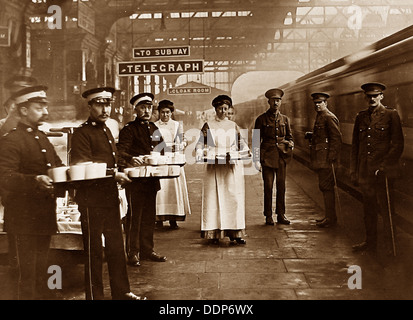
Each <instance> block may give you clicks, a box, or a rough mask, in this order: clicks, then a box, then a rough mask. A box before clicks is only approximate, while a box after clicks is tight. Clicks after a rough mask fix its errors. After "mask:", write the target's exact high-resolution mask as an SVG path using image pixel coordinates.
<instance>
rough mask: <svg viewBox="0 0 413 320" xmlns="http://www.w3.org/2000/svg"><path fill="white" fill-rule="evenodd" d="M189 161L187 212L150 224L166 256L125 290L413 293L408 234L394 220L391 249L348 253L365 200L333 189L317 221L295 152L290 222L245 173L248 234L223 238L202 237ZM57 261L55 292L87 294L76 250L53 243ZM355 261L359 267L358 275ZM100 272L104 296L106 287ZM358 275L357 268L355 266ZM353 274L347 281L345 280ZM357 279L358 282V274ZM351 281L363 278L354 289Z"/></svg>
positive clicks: (2, 290) (203, 294) (325, 296)
mask: <svg viewBox="0 0 413 320" xmlns="http://www.w3.org/2000/svg"><path fill="white" fill-rule="evenodd" d="M200 166H202V165H199V164H194V165H187V166H186V167H185V171H186V177H187V182H188V189H189V198H190V203H191V209H192V214H191V215H189V216H187V218H186V221H184V222H179V223H178V225H179V228H178V229H175V230H173V229H170V228H169V227H168V223H167V222H166V223H164V227H163V228H162V229H157V230H156V231H155V251H156V252H158V253H160V254H162V255H166V256H167V258H168V260H167V261H166V262H164V263H159V262H158V263H157V262H151V261H142V262H141V266H140V267H137V268H136V267H135V268H134V267H130V266H128V273H129V279H130V284H131V290H132V292H134V293H135V294H137V295H141V296H146V297H147V298H148V299H149V300H406V299H408V300H410V299H413V275H412V273H411V268H412V266H413V255H412V253H413V251H412V248H413V237H412V236H411V235H410V234H407V233H404V232H403V231H402V230H400V229H398V228H397V247H396V249H397V256H396V257H393V256H388V255H386V254H385V253H384V250H381V247H380V246H379V251H378V253H377V255H372V254H366V253H364V254H362V253H354V252H352V249H351V246H352V245H353V244H355V243H358V242H361V241H363V239H364V227H363V220H362V204H361V203H360V202H359V201H357V200H356V199H354V198H353V197H352V196H350V195H349V194H347V193H346V192H344V191H343V190H341V189H340V190H339V195H340V204H341V210H340V212H341V213H340V214H339V223H338V225H337V226H336V227H334V228H319V227H317V226H316V224H315V219H316V218H320V217H322V216H323V202H322V194H321V192H320V191H319V190H318V180H317V176H316V175H315V173H314V172H313V171H311V170H309V169H308V168H307V167H305V166H304V165H302V164H301V163H300V162H298V161H295V160H293V161H292V162H291V163H290V164H289V165H288V168H287V191H286V207H287V211H286V216H287V217H288V218H289V219H290V221H291V224H290V225H279V224H275V225H274V226H269V225H265V219H264V216H263V214H262V211H263V185H262V178H261V175H260V174H255V175H246V176H245V185H246V233H247V235H246V237H245V239H246V241H247V243H246V244H245V245H237V244H232V243H231V242H230V241H229V239H228V238H226V239H224V240H221V241H220V244H219V245H212V244H207V243H206V241H205V240H204V239H201V238H200V213H201V187H202V181H203V177H202V170H201V168H200ZM51 259H52V260H53V262H51V263H55V264H60V265H62V271H63V281H62V285H63V288H62V290H60V291H59V292H58V295H57V299H61V300H83V299H84V293H83V265H82V255H81V253H80V252H76V251H67V250H64V251H63V250H53V251H52V253H51ZM352 266H358V267H360V269H359V270H361V277H360V278H358V281H357V282H356V281H355V280H354V278H352V279H353V280H351V279H350V277H352V276H353V272H352V270H354V269H353V268H354V267H352ZM104 273H105V280H104V281H105V296H106V297H107V299H110V287H109V279H108V274H107V268H106V267H105V268H104ZM358 274H359V275H360V273H358ZM349 279H350V280H349ZM360 280H361V281H360ZM14 281H15V277H14V276H12V275H11V274H10V272H9V271H8V267H7V266H6V265H4V263H3V265H0V299H14V298H15V292H14V289H13V288H14V287H13V283H14ZM349 283H350V284H351V283H353V284H357V285H359V287H358V288H354V289H350V288H349Z"/></svg>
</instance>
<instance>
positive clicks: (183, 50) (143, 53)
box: [133, 46, 190, 59]
mask: <svg viewBox="0 0 413 320" xmlns="http://www.w3.org/2000/svg"><path fill="white" fill-rule="evenodd" d="M189 55H190V50H189V46H184V47H165V48H133V58H134V59H138V58H165V57H186V56H189Z"/></svg>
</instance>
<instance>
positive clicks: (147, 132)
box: [118, 119, 165, 191]
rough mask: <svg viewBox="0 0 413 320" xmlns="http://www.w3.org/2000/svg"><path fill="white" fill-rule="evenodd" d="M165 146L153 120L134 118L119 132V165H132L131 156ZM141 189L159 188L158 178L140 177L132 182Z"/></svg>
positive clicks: (147, 152) (160, 149)
mask: <svg viewBox="0 0 413 320" xmlns="http://www.w3.org/2000/svg"><path fill="white" fill-rule="evenodd" d="M164 147H165V143H164V141H163V138H162V135H161V133H160V131H159V130H158V127H157V126H156V125H155V124H154V123H153V122H148V121H142V120H140V119H135V120H134V121H131V122H129V123H127V124H126V125H125V126H124V127H123V128H122V130H121V131H120V132H119V142H118V150H119V166H120V167H121V168H127V167H132V166H133V165H132V158H133V157H137V156H142V155H149V154H150V153H151V151H159V152H161V151H162V150H163V149H164ZM133 185H134V186H135V188H138V189H139V188H140V189H142V190H149V189H150V190H156V191H157V190H160V183H159V179H153V178H151V179H140V180H139V181H137V182H135V183H134V184H133Z"/></svg>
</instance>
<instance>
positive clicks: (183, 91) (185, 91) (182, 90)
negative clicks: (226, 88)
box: [168, 87, 211, 95]
mask: <svg viewBox="0 0 413 320" xmlns="http://www.w3.org/2000/svg"><path fill="white" fill-rule="evenodd" d="M210 93H211V88H209V87H193V88H168V94H169V95H175V94H210Z"/></svg>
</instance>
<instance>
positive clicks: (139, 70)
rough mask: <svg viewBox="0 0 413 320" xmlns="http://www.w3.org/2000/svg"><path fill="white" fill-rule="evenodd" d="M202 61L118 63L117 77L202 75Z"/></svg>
mask: <svg viewBox="0 0 413 320" xmlns="http://www.w3.org/2000/svg"><path fill="white" fill-rule="evenodd" d="M203 72H204V60H179V61H145V62H136V61H131V62H119V63H118V74H119V76H142V75H155V74H163V75H168V74H183V73H203Z"/></svg>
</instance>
